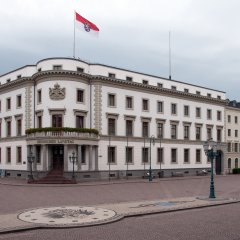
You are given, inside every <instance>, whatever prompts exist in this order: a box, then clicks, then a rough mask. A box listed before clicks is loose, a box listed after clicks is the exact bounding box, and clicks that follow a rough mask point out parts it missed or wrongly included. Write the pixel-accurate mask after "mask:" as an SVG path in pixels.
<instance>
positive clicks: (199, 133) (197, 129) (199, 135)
mask: <svg viewBox="0 0 240 240" xmlns="http://www.w3.org/2000/svg"><path fill="white" fill-rule="evenodd" d="M196 140H201V127H198V126H197V127H196Z"/></svg>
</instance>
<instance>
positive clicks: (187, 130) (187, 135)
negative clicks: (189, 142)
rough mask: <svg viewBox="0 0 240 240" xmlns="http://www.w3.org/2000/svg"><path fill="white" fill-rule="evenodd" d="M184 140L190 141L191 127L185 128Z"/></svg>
mask: <svg viewBox="0 0 240 240" xmlns="http://www.w3.org/2000/svg"><path fill="white" fill-rule="evenodd" d="M184 139H189V126H184Z"/></svg>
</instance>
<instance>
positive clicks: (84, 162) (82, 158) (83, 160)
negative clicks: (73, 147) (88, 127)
mask: <svg viewBox="0 0 240 240" xmlns="http://www.w3.org/2000/svg"><path fill="white" fill-rule="evenodd" d="M81 163H82V164H86V146H81Z"/></svg>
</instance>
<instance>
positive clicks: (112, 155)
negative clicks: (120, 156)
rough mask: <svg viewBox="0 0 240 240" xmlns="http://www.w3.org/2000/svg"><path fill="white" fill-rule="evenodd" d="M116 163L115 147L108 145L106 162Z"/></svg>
mask: <svg viewBox="0 0 240 240" xmlns="http://www.w3.org/2000/svg"><path fill="white" fill-rule="evenodd" d="M111 163H116V147H108V164H111Z"/></svg>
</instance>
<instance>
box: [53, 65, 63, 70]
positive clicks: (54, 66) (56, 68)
mask: <svg viewBox="0 0 240 240" xmlns="http://www.w3.org/2000/svg"><path fill="white" fill-rule="evenodd" d="M53 70H62V65H53Z"/></svg>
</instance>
